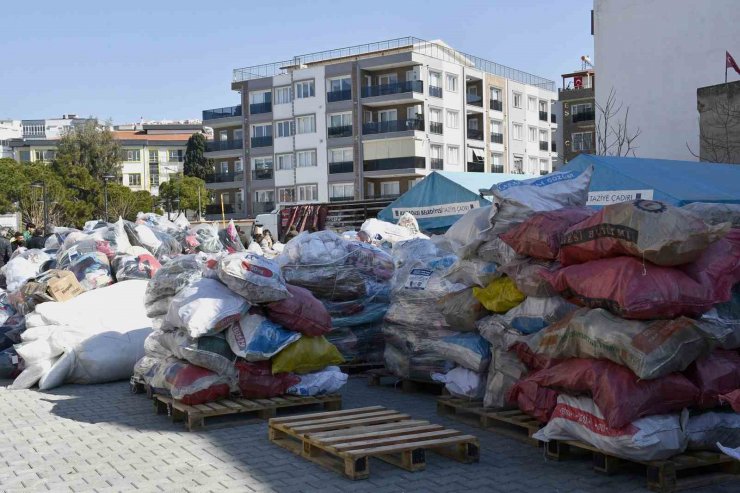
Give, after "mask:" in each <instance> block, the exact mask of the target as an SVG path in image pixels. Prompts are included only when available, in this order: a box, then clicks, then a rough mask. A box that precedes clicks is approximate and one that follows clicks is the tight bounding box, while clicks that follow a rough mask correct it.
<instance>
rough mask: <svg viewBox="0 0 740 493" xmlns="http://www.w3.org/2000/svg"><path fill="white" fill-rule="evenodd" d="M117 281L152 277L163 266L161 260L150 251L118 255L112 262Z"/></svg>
mask: <svg viewBox="0 0 740 493" xmlns="http://www.w3.org/2000/svg"><path fill="white" fill-rule="evenodd" d="M112 267H113V270H114V272H115V275H116V281H118V282H120V281H125V280H128V279H151V278H152V277H153V276H154V274H156V272H157V270H158V269H159V268H160V267H162V264H160V263H159V260H157V259H156V258H154V257H153V256H152V255H151V254H149V253H144V254H140V255H137V256H135V257H134V256H133V255H116V257H114V258H113V263H112Z"/></svg>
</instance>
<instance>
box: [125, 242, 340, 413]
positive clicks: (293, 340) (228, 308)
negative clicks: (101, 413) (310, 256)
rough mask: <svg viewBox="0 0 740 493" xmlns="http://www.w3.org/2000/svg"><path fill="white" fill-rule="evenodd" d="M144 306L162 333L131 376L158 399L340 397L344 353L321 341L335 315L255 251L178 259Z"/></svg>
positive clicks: (155, 281)
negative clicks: (138, 380)
mask: <svg viewBox="0 0 740 493" xmlns="http://www.w3.org/2000/svg"><path fill="white" fill-rule="evenodd" d="M200 239H201V240H203V239H205V237H203V236H201V238H200ZM214 247H215V243H214ZM144 303H145V306H146V310H147V314H148V315H149V316H151V317H152V318H153V320H154V322H153V325H154V329H155V330H154V331H153V332H152V334H151V335H150V336H149V337H148V338H147V339H146V341H145V343H144V349H145V355H144V357H143V358H141V359H140V360H139V361H138V362H137V363H136V366H135V368H134V375H135V376H137V377H139V378H141V379H143V381H144V382H146V383H147V384H148V385H150V386H151V387H152V389H153V391H154V392H155V393H160V394H165V395H169V396H171V397H173V398H174V399H177V400H180V401H182V402H183V403H185V404H191V405H194V404H201V403H204V402H209V401H214V400H217V399H221V398H225V397H228V396H230V395H232V394H238V395H241V396H243V397H246V398H269V397H275V396H279V395H283V394H286V393H287V394H294V395H318V394H324V393H333V392H336V391H337V390H339V388H341V387H342V386H343V385H344V384H345V383H346V381H347V375H345V374H344V373H342V372H341V371H340V370H339V368H338V367H337V366H336V365H338V364H340V363H342V362H343V358H342V356H341V354H340V353H339V351H338V350H337V348H336V347H334V345H332V344H331V343H330V342H328V341H327V340H326V338H325V337H324V334H326V333H328V332H329V331H330V330H331V317H330V315H329V313H328V312H327V311H326V309H325V308H324V306H323V304H322V303H321V302H320V301H319V300H317V299H316V298H315V297H314V296H313V295H312V294H311V292H310V291H308V290H307V289H304V288H302V287H300V286H297V285H291V284H288V283H286V281H285V278H284V276H283V274H282V273H281V271H280V266H279V265H278V264H277V263H276V262H274V261H273V260H270V259H267V258H265V257H262V256H259V255H256V254H254V253H251V252H235V253H230V254H226V255H223V254H219V253H216V254H213V253H211V254H206V253H203V252H201V253H197V254H187V255H182V256H179V257H177V258H175V259H173V260H171V261H170V262H168V263H167V264H165V265H164V266H162V268H161V269H159V271H158V272H157V273H156V274H155V275H154V277H153V278H152V279H151V281H150V282H149V285H148V286H147V290H146V295H145V299H144Z"/></svg>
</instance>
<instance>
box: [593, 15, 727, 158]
mask: <svg viewBox="0 0 740 493" xmlns="http://www.w3.org/2000/svg"><path fill="white" fill-rule="evenodd" d="M593 15H594V24H593V29H594V33H593V34H594V48H595V62H596V66H597V67H598V71H599V84H598V85H597V86H596V88H595V89H596V91H595V93H596V101H597V102H598V103H599V104H600V105H601V106H603V105H604V103H605V101H606V100H607V98H608V97H609V93H610V91H612V90H614V92H615V95H616V99H617V100H618V101H619V102H621V103H622V105H623V107H624V108H627V107H629V110H630V114H629V125H630V128H637V127H639V128H640V130H641V135H640V136H639V137H638V139H637V140H636V141H635V144H636V145H637V146H638V149H636V154H637V156H638V157H651V158H662V159H679V160H681V159H683V160H696V159H697V158H696V156H695V155H694V154H696V155H698V154H699V118H697V115H696V108H695V104H696V90H697V88H699V87H705V86H711V85H713V84H718V83H720V82H722V81H723V80H724V69H725V51H729V52H730V53H734V54H735V57H736V58H737V56H738V54H740V36H738V28H737V26H738V25H740V8H738V2H737V0H714V1H712V2H697V1H695V0H644V1H634V0H632V1H624V0H594V12H593ZM731 77H732V78H734V80H737V75H734V74H732V75H731Z"/></svg>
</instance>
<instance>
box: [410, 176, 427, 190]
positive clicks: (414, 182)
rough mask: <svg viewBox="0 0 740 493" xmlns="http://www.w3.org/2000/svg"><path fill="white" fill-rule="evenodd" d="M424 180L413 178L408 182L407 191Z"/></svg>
mask: <svg viewBox="0 0 740 493" xmlns="http://www.w3.org/2000/svg"><path fill="white" fill-rule="evenodd" d="M423 179H424V178H414V179H413V180H409V190H410V189H412V188H413V187H414V185H416V184H417V183H419V182H420V181H421V180H423Z"/></svg>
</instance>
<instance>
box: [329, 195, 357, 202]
mask: <svg viewBox="0 0 740 493" xmlns="http://www.w3.org/2000/svg"><path fill="white" fill-rule="evenodd" d="M349 200H355V196H354V195H348V196H343V197H329V202H347V201H349Z"/></svg>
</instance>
